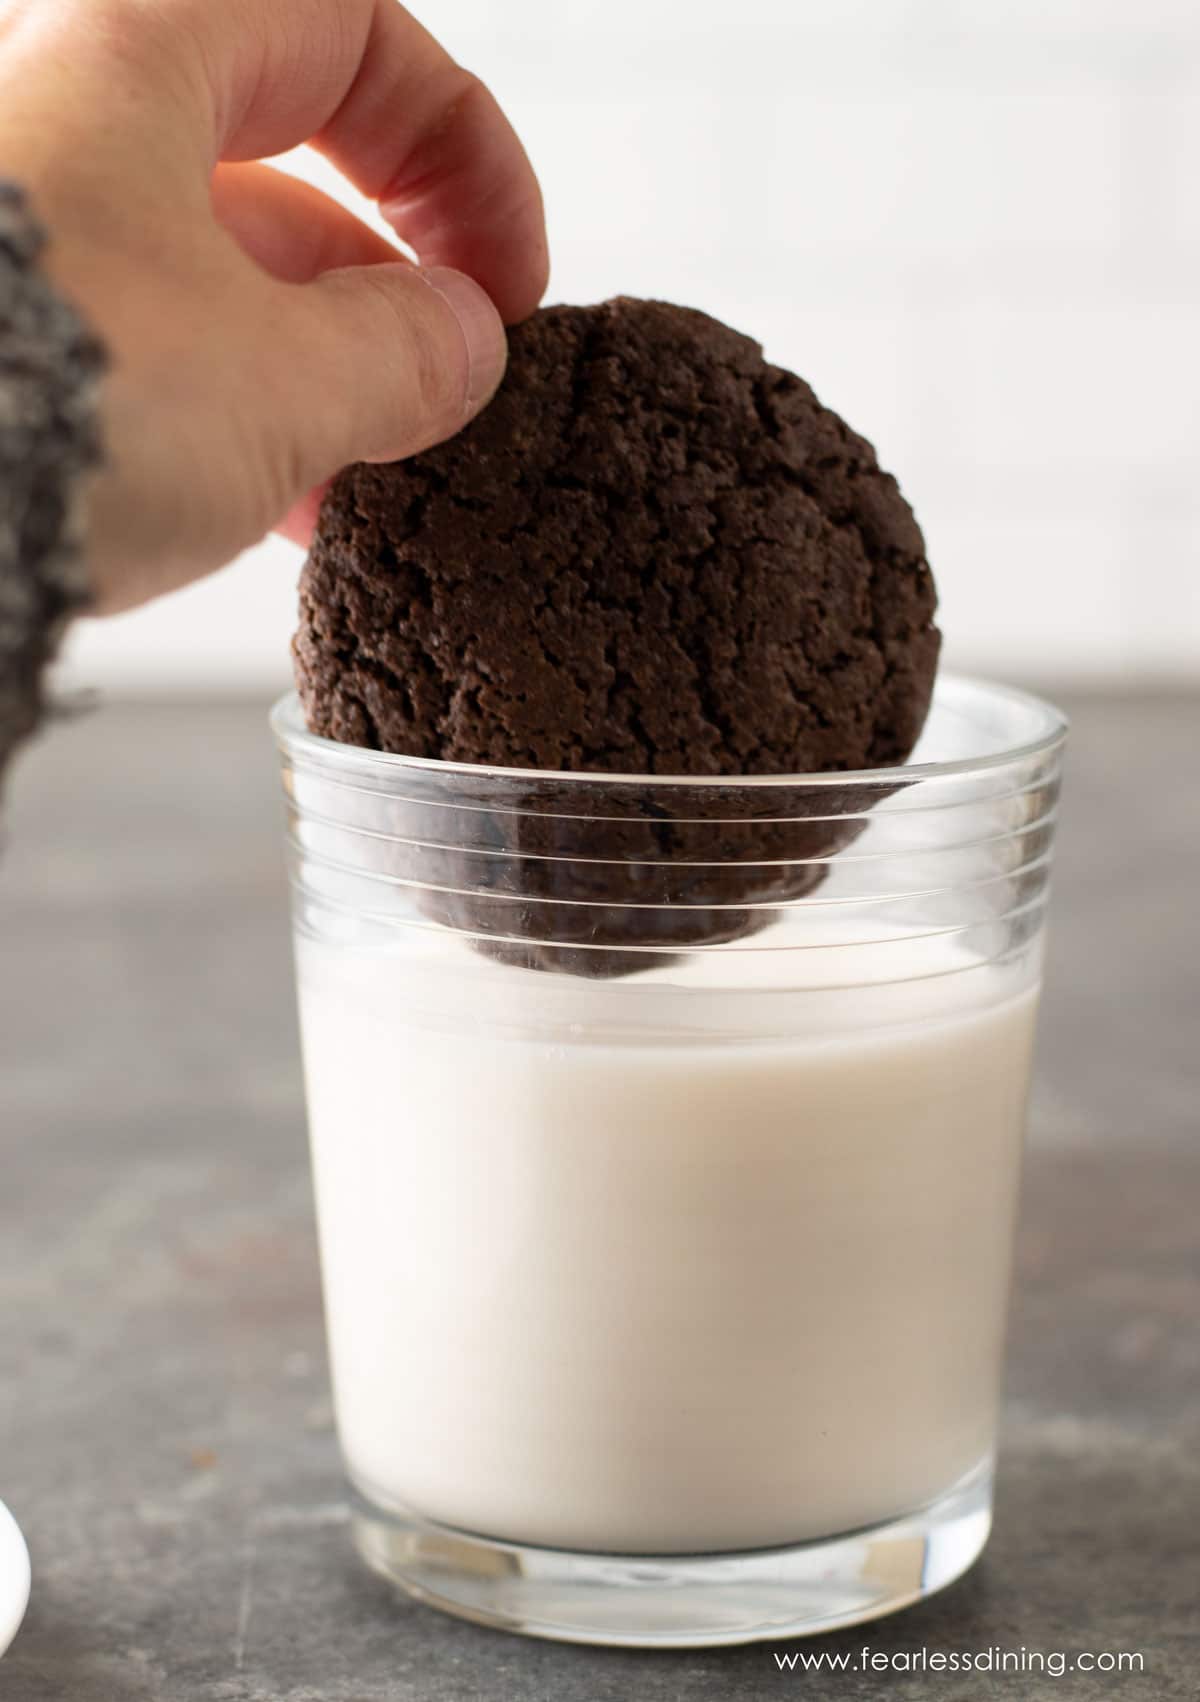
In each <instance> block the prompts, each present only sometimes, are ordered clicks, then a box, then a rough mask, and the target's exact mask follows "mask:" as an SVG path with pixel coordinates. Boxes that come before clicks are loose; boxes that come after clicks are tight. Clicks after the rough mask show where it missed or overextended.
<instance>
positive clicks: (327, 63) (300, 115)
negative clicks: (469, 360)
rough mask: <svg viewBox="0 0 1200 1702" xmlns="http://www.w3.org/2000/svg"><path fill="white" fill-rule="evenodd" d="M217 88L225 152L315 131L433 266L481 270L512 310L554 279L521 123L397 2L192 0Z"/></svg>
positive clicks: (281, 146) (183, 4) (265, 150)
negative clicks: (222, 2) (214, 0)
mask: <svg viewBox="0 0 1200 1702" xmlns="http://www.w3.org/2000/svg"><path fill="white" fill-rule="evenodd" d="M178 9H179V10H181V11H183V12H184V13H185V15H186V16H185V18H179V17H175V23H176V25H177V26H178V25H180V24H182V23H183V22H185V21H186V23H187V25H188V31H189V34H190V38H191V39H194V40H196V41H197V42H198V44H199V50H200V55H201V59H202V62H203V65H204V69H205V75H206V78H207V80H208V84H209V86H210V90H211V95H212V106H211V122H212V126H213V132H214V134H213V146H214V159H218V158H224V159H232V160H245V159H254V158H259V157H261V156H263V155H265V154H275V153H281V152H283V151H284V150H285V149H286V148H290V147H294V146H295V145H296V144H297V143H300V142H305V141H309V140H312V141H313V142H314V144H315V145H316V146H317V147H319V148H320V149H321V150H322V151H323V152H324V153H325V154H326V155H327V156H328V158H329V159H331V160H332V161H333V162H334V164H336V165H337V166H338V168H339V169H340V170H341V171H343V172H344V173H345V174H346V176H347V177H349V178H350V179H351V181H352V182H353V183H354V184H355V185H356V186H357V187H358V188H359V189H360V190H361V191H362V192H363V193H364V194H365V195H368V196H369V197H370V198H371V199H372V200H376V201H378V202H379V203H380V205H381V206H382V207H383V208H384V209H385V211H386V212H387V213H388V216H389V217H390V218H391V219H392V221H393V222H394V224H395V226H396V228H397V230H399V231H400V232H401V234H402V235H403V236H405V238H406V239H407V240H409V241H411V242H412V244H413V246H414V247H415V248H416V250H417V252H418V254H419V255H420V256H421V259H422V261H423V262H425V263H426V264H436V265H447V266H452V267H455V268H457V269H459V270H463V271H466V272H468V273H469V274H470V275H471V276H472V277H474V278H475V279H477V281H478V282H479V283H481V284H482V285H483V287H484V288H485V289H486V290H487V291H488V293H489V294H490V295H491V296H492V298H493V300H494V301H495V302H496V304H497V306H498V307H499V308H500V311H501V313H502V314H503V316H504V317H505V318H506V319H508V320H516V319H520V318H522V317H524V316H525V315H526V314H528V313H531V312H532V311H533V309H534V308H535V307H536V305H537V303H538V301H539V300H540V299H541V295H542V292H543V290H544V289H545V286H546V277H547V270H548V264H549V262H548V256H547V248H546V237H545V224H544V218H543V212H542V201H541V193H540V190H539V189H538V184H537V179H536V178H535V176H534V174H533V169H532V167H531V166H530V164H529V161H528V159H527V158H526V155H525V151H524V149H523V148H522V146H521V144H520V142H519V141H518V139H517V137H516V134H515V133H514V131H513V130H512V128H511V126H510V125H509V123H508V121H507V119H506V118H505V117H504V115H503V113H502V112H501V110H500V108H499V106H498V105H497V103H496V101H495V100H494V99H493V97H492V96H491V94H490V93H489V92H488V90H487V89H486V88H485V87H484V86H483V84H482V83H480V81H479V80H478V78H476V77H473V76H472V75H471V74H470V73H469V72H467V71H464V70H463V69H462V67H461V66H459V65H457V64H456V63H455V62H454V60H453V59H452V58H451V57H450V55H449V54H448V53H447V52H446V51H445V49H444V48H442V47H441V46H440V45H439V44H438V42H436V41H435V40H434V38H433V37H432V36H431V35H430V34H429V33H428V31H426V30H424V29H423V28H422V27H421V25H420V24H418V23H417V21H416V19H415V18H413V17H412V16H411V15H410V14H409V13H408V12H407V11H406V10H405V9H404V8H403V7H402V6H400V5H399V4H397V3H396V0H341V3H340V4H339V5H336V6H331V5H329V3H328V0H288V4H286V5H281V4H280V3H279V0H244V3H243V4H241V5H239V6H237V7H236V8H231V7H227V6H213V5H212V4H211V0H180V6H179V8H178Z"/></svg>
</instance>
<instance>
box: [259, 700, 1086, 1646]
mask: <svg viewBox="0 0 1200 1702" xmlns="http://www.w3.org/2000/svg"><path fill="white" fill-rule="evenodd" d="M273 725H274V729H275V732H276V735H277V737H278V740H279V744H280V747H281V751H282V756H283V766H284V783H285V789H286V793H287V799H288V824H289V836H290V846H291V875H292V882H293V892H294V915H295V937H296V958H297V973H298V981H299V999H300V1012H301V1024H302V1030H303V1043H304V1059H305V1074H306V1081H307V1091H308V1104H309V1117H310V1126H311V1136H312V1149H313V1163H314V1170H315V1178H316V1195H317V1208H318V1218H319V1225H320V1240H321V1257H322V1269H323V1276H324V1286H325V1300H326V1311H327V1319H328V1328H329V1345H330V1355H331V1360H332V1372H333V1385H334V1394H335V1405H336V1412H337V1422H338V1428H339V1433H340V1437H341V1444H342V1449H343V1452H344V1455H345V1461H346V1466H347V1471H348V1474H349V1478H350V1482H351V1485H352V1492H353V1497H354V1509H355V1512H354V1521H355V1532H356V1539H357V1542H358V1545H359V1548H360V1550H361V1552H362V1554H363V1555H364V1557H365V1558H366V1560H367V1561H368V1562H369V1564H370V1565H371V1566H373V1567H374V1568H375V1569H376V1570H378V1571H379V1572H382V1573H383V1574H385V1575H386V1576H387V1577H388V1578H390V1579H392V1580H394V1581H395V1583H397V1584H398V1585H401V1586H402V1587H403V1588H404V1589H406V1590H408V1591H409V1592H411V1593H412V1594H414V1595H417V1596H419V1597H421V1598H423V1599H424V1600H426V1601H429V1602H433V1603H436V1604H437V1605H439V1606H441V1607H443V1608H447V1609H449V1610H450V1611H452V1612H456V1613H460V1614H464V1615H466V1616H468V1617H470V1618H474V1619H478V1620H483V1621H486V1622H487V1623H489V1624H494V1625H501V1626H506V1627H509V1628H511V1629H514V1630H521V1631H526V1632H531V1633H536V1634H540V1635H543V1636H551V1637H561V1638H568V1639H574V1640H579V1641H587V1642H597V1643H620V1644H641V1645H691V1644H703V1643H727V1642H728V1643H733V1642H739V1641H745V1640H748V1639H752V1638H758V1637H772V1638H774V1637H784V1636H793V1635H796V1634H800V1633H806V1632H812V1631H820V1630H825V1629H829V1628H832V1627H834V1626H839V1625H846V1624H850V1623H853V1622H855V1621H857V1620H865V1619H870V1618H872V1617H874V1616H876V1615H878V1614H882V1613H886V1612H889V1611H891V1610H892V1609H894V1608H897V1607H900V1606H903V1605H904V1604H905V1603H908V1602H911V1601H914V1600H916V1599H918V1598H919V1597H921V1596H923V1595H926V1594H928V1593H930V1592H931V1591H933V1590H937V1589H939V1588H941V1587H942V1586H943V1585H945V1584H947V1583H949V1582H950V1581H951V1580H952V1579H953V1578H955V1577H957V1576H958V1575H959V1574H960V1573H961V1572H963V1571H964V1570H965V1568H966V1567H967V1566H969V1565H970V1564H971V1562H972V1561H973V1560H974V1559H975V1557H976V1556H977V1555H978V1553H979V1552H980V1550H981V1548H982V1547H983V1545H984V1542H985V1541H986V1539H987V1534H988V1529H989V1524H990V1518H991V1497H992V1461H993V1449H994V1438H995V1429H996V1414H997V1403H998V1392H999V1381H1000V1370H1001V1361H1002V1356H1003V1343H1004V1333H1005V1314H1006V1310H1007V1298H1008V1288H1009V1271H1010V1254H1011V1244H1012V1233H1013V1214H1014V1202H1015V1198H1016V1191H1017V1180H1018V1171H1019V1164H1020V1152H1021V1144H1022V1133H1023V1120H1024V1107H1025V1099H1026V1090H1027V1085H1028V1079H1029V1069H1030V1052H1031V1046H1032V1040H1033V1029H1034V1014H1035V1007H1036V1002H1037V993H1038V985H1039V967H1040V961H1041V951H1042V937H1043V929H1044V919H1045V911H1046V899H1047V881H1048V874H1049V863H1050V853H1051V842H1052V839H1053V833H1054V819H1055V803H1056V797H1057V792H1058V782H1059V770H1060V761H1061V754H1062V745H1063V740H1064V737H1065V731H1066V728H1065V723H1064V720H1063V718H1062V716H1061V715H1060V714H1059V713H1058V712H1057V711H1056V710H1054V709H1053V708H1051V707H1050V706H1049V705H1047V704H1045V703H1041V702H1039V701H1037V700H1036V699H1034V698H1031V697H1028V696H1025V695H1023V694H1022V693H1019V692H1015V691H1009V690H1005V689H1002V688H999V687H996V686H991V685H985V684H980V683H976V682H972V681H968V680H963V679H955V678H943V679H942V680H941V682H940V683H939V686H938V689H937V693H936V697H935V702H934V707H933V710H932V712H931V715H930V720H929V723H928V726H927V729H926V732H925V735H924V737H923V739H922V742H921V745H920V747H919V748H918V750H917V752H916V753H914V760H913V762H911V763H910V764H908V765H907V766H905V767H903V768H900V769H881V770H876V771H873V772H863V773H842V774H821V775H813V776H790V777H787V778H784V779H777V778H763V779H750V780H727V779H720V780H705V779H694V778H693V779H676V778H669V777H657V776H656V777H653V778H646V777H644V776H620V775H601V774H594V775H579V774H551V773H543V772H537V771H530V770H514V769H489V768H481V767H472V766H468V765H461V764H453V763H438V762H431V761H423V760H418V759H415V758H407V757H400V756H389V755H384V754H380V753H378V752H372V751H367V750H360V749H357V748H352V747H349V746H344V745H338V744H334V743H330V742H329V741H327V740H324V739H320V738H316V737H314V736H312V735H311V734H309V733H308V732H307V731H306V730H305V728H304V725H303V720H302V717H301V713H300V710H299V706H298V704H297V702H296V700H295V699H294V698H293V697H288V698H286V699H284V701H283V702H282V703H280V704H279V705H278V707H277V708H276V710H275V713H274V717H273Z"/></svg>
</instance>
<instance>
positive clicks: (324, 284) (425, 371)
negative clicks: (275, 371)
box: [276, 262, 508, 485]
mask: <svg viewBox="0 0 1200 1702" xmlns="http://www.w3.org/2000/svg"><path fill="white" fill-rule="evenodd" d="M288 296H289V297H290V302H289V306H290V307H291V308H292V310H293V311H292V313H291V315H289V317H290V319H291V321H292V323H291V326H290V329H291V332H292V334H291V335H290V336H288V337H286V338H284V339H282V342H283V343H284V344H286V349H287V352H286V358H287V363H288V369H289V370H288V377H287V381H286V382H287V389H288V391H289V393H290V398H291V400H290V406H289V409H288V415H287V418H288V421H289V424H288V428H287V429H288V430H289V432H290V433H291V434H293V435H294V434H299V438H298V440H296V441H293V445H292V455H291V461H292V466H293V469H294V470H295V471H298V472H299V473H300V476H301V478H302V480H303V482H304V484H306V485H313V484H317V483H319V482H320V481H321V480H323V479H326V478H328V477H330V475H332V474H333V473H335V472H337V471H338V470H339V469H340V468H341V467H344V466H345V465H346V464H347V463H348V462H350V461H398V460H400V459H401V458H402V457H404V456H406V455H415V454H416V453H417V451H418V450H421V449H428V448H429V447H430V445H431V444H434V443H440V442H442V441H443V439H445V438H447V437H452V436H453V435H454V433H455V432H456V431H459V430H460V429H461V428H462V427H463V426H464V425H466V423H467V421H468V420H470V419H472V418H473V417H474V415H475V414H477V413H478V412H479V410H480V409H481V408H482V407H483V406H484V404H485V403H486V402H489V401H490V400H491V398H492V396H493V395H494V394H495V391H496V388H497V386H498V385H499V383H500V380H501V378H502V377H503V376H504V366H505V362H506V360H507V358H508V345H507V342H506V339H505V334H504V326H503V324H502V322H501V319H500V315H499V313H498V312H497V311H496V309H495V307H494V306H493V305H492V302H491V300H490V298H489V297H488V296H487V294H486V293H485V292H484V290H482V289H481V288H480V286H479V285H478V284H477V283H475V282H474V281H473V279H471V278H469V277H467V276H466V274H465V273H463V272H455V271H451V270H450V269H449V268H448V267H433V268H430V269H429V270H425V271H423V270H420V269H418V268H417V267H415V266H410V265H407V264H406V263H403V262H397V263H396V264H391V263H390V262H389V263H382V264H379V265H371V266H353V267H347V268H344V269H342V270H338V271H331V272H323V273H322V274H321V275H320V276H319V277H317V278H315V279H313V281H312V282H311V283H307V284H303V285H293V286H290V287H288ZM278 346H279V344H278V343H277V344H276V347H278ZM293 478H294V473H293Z"/></svg>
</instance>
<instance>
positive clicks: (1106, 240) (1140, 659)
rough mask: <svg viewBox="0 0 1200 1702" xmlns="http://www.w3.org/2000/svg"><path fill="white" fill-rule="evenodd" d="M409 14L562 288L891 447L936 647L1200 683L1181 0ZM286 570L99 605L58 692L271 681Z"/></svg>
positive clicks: (534, 5)
mask: <svg viewBox="0 0 1200 1702" xmlns="http://www.w3.org/2000/svg"><path fill="white" fill-rule="evenodd" d="M331 3H332V0H331ZM417 10H418V11H419V13H420V15H421V17H422V20H423V21H424V22H425V23H426V24H428V25H429V26H430V27H431V28H432V29H433V30H434V31H435V32H436V33H438V34H439V35H440V36H441V37H442V39H443V40H444V41H445V42H446V43H447V45H448V46H449V47H450V49H451V50H452V51H453V52H454V53H455V54H456V56H457V57H458V58H460V59H461V60H462V61H463V62H464V63H465V64H467V65H469V66H470V67H471V68H472V69H473V70H476V71H478V72H479V73H480V74H481V75H483V76H484V77H485V78H486V79H487V80H488V81H489V82H490V83H491V84H492V86H493V87H494V89H495V90H496V92H497V94H498V95H499V96H500V98H501V100H502V102H503V103H504V104H505V105H506V107H507V109H508V111H509V113H510V115H511V116H512V118H513V119H514V121H515V123H516V124H517V127H518V129H519V130H520V131H521V134H522V135H523V137H524V138H525V140H526V144H527V146H528V148H529V151H530V154H531V155H532V158H533V161H534V164H535V166H536V167H537V168H538V170H539V172H540V175H541V178H542V182H543V186H544V189H545V193H546V200H547V207H548V212H549V220H550V234H551V244H552V249H553V255H554V276H553V280H552V284H551V291H550V297H549V299H551V300H571V301H594V300H599V299H602V298H603V297H605V296H607V295H611V294H616V293H621V292H623V293H626V294H634V295H658V296H662V297H666V298H670V299H675V300H679V301H684V302H688V303H691V304H694V305H696V306H699V307H703V308H706V309H708V310H709V311H711V312H713V313H716V314H717V315H719V316H720V317H722V318H724V319H728V320H729V321H731V322H732V323H733V324H735V325H737V326H739V327H740V328H742V329H744V330H748V331H751V332H752V333H753V334H755V335H756V336H758V337H759V338H761V340H762V341H763V342H764V343H765V345H766V348H767V351H768V353H769V354H770V355H771V356H772V357H773V358H775V359H776V360H779V361H781V362H783V363H784V364H786V365H790V366H793V367H795V369H796V370H798V371H799V372H801V373H803V374H804V375H805V377H807V378H808V379H810V381H811V382H812V383H813V384H814V385H815V387H816V388H817V390H818V392H819V394H820V395H821V396H822V398H823V399H824V400H825V401H826V402H828V403H829V404H830V405H831V406H832V407H834V408H836V409H837V410H838V411H839V412H840V413H843V414H844V415H845V416H846V417H847V418H848V420H849V421H850V422H851V424H852V425H854V426H855V427H856V428H857V429H859V430H861V431H863V432H864V433H865V434H866V435H867V436H868V437H870V438H872V439H873V441H874V442H875V444H876V446H877V448H878V450H879V452H880V456H881V459H882V460H883V462H884V464H885V465H886V466H888V467H890V468H891V469H892V470H893V471H894V472H895V473H896V474H897V475H898V477H899V478H900V481H901V484H902V486H903V487H904V489H905V491H906V493H907V494H908V496H909V498H910V500H911V501H912V503H913V505H914V507H915V508H916V511H917V514H918V517H919V518H920V520H921V522H922V524H923V525H924V527H925V531H926V536H927V539H928V543H929V551H930V559H931V561H932V563H933V566H934V571H935V574H936V576H937V578H938V582H939V585H940V587H941V592H942V608H943V626H944V629H945V631H946V635H947V653H946V654H947V658H948V660H950V661H951V662H952V663H954V664H956V665H959V666H968V667H976V668H980V669H984V670H987V671H989V672H991V673H993V674H998V675H1003V676H1007V677H1009V678H1014V679H1021V678H1041V679H1061V680H1074V681H1096V680H1099V681H1105V682H1113V683H1127V682H1131V681H1138V680H1142V679H1146V678H1152V679H1155V680H1159V681H1165V680H1174V681H1177V680H1180V679H1181V678H1184V677H1191V678H1195V677H1197V676H1200V429H1198V428H1200V402H1198V397H1200V5H1197V3H1196V0H1138V3H1136V4H1135V3H1134V0H821V3H820V4H818V3H816V0H793V3H791V4H786V3H773V0H739V3H738V4H736V5H730V4H729V3H728V0H503V3H494V0H425V4H423V5H420V6H418V8H417ZM289 163H290V164H292V165H293V166H294V165H295V161H294V159H293V160H292V161H290V162H289ZM300 169H302V170H306V171H308V172H311V173H312V174H313V175H315V176H316V177H317V178H318V180H319V181H323V182H326V183H328V181H329V177H328V176H327V175H326V174H325V172H324V170H323V168H322V167H321V165H320V164H319V163H318V164H317V165H316V166H312V165H309V166H305V165H301V167H300ZM298 562H299V556H298V553H297V552H295V551H294V550H292V549H291V548H289V547H288V546H287V545H284V544H282V543H277V542H275V543H268V544H266V545H264V546H263V547H261V548H260V549H258V550H255V551H253V552H251V554H250V555H248V556H246V557H244V558H243V559H242V560H241V561H239V562H238V563H237V564H235V565H234V566H233V567H231V568H229V569H227V570H226V571H225V572H224V573H222V574H220V575H218V576H217V577H216V578H215V579H213V580H211V581H209V582H207V583H206V584H204V585H202V586H198V587H194V588H192V589H190V590H188V591H185V592H182V593H180V594H178V595H177V596H175V597H173V598H170V599H167V600H166V601H164V602H162V603H161V604H159V605H157V606H155V607H153V608H150V609H147V610H144V611H139V612H137V613H135V614H132V615H128V616H125V617H123V618H121V619H119V620H116V621H110V622H105V623H85V624H84V625H82V626H81V627H80V628H79V629H78V630H77V632H76V634H75V636H74V638H73V640H72V642H71V645H70V650H69V655H68V660H67V664H66V669H65V672H66V675H67V683H68V684H71V685H80V684H82V685H94V686H100V687H103V688H108V689H110V690H114V691H120V690H140V689H161V688H164V687H166V688H170V689H176V690H183V691H195V690H208V689H214V690H243V689H246V688H248V687H253V688H256V689H257V688H262V687H267V686H270V685H274V684H277V683H283V682H284V681H285V680H286V678H287V673H288V661H287V643H288V637H289V634H290V630H291V626H292V622H293V603H294V585H295V578H296V572H297V567H298Z"/></svg>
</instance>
